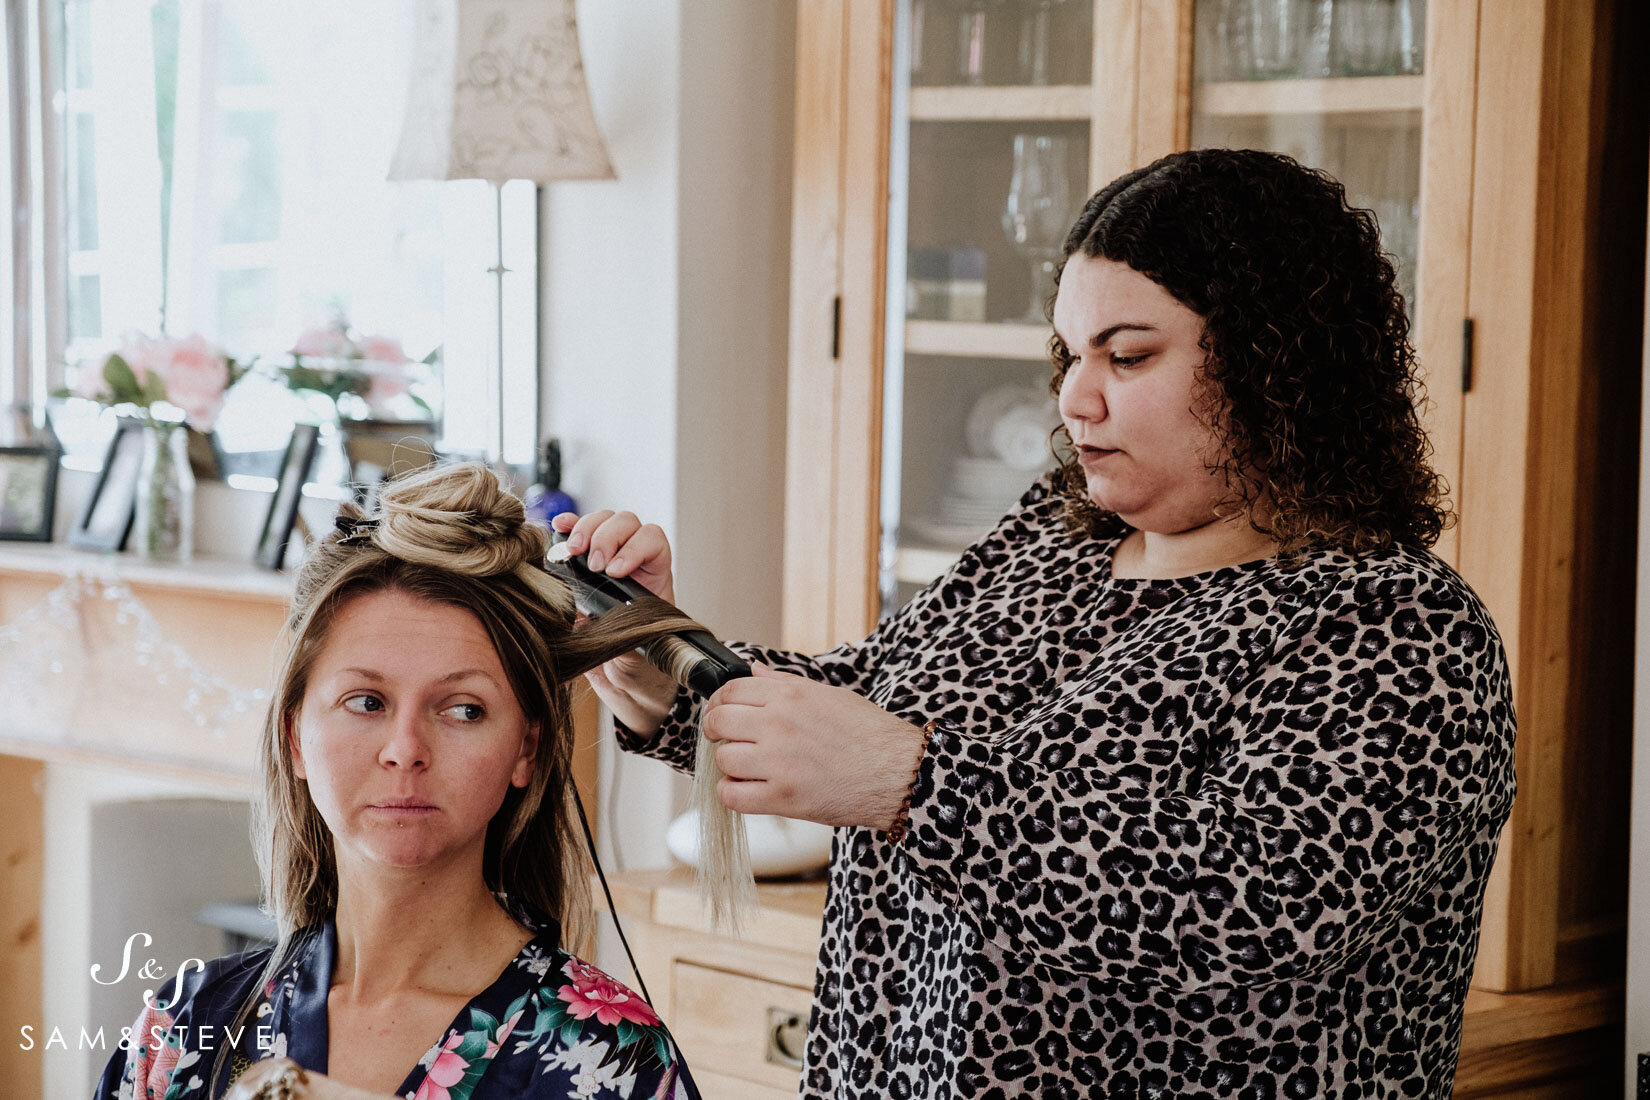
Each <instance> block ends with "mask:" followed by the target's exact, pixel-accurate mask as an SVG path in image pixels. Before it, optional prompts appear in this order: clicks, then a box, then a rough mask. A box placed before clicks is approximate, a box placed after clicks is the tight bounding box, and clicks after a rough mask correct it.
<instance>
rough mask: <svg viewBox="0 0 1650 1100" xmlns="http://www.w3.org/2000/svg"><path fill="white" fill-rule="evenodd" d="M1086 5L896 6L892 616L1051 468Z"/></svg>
mask: <svg viewBox="0 0 1650 1100" xmlns="http://www.w3.org/2000/svg"><path fill="white" fill-rule="evenodd" d="M1093 10H1094V6H1093V3H1092V0H900V3H899V4H898V7H897V12H896V24H895V35H894V74H893V108H892V111H891V119H892V132H891V133H890V135H889V151H890V160H889V180H890V188H889V191H890V206H889V212H888V217H889V225H888V255H887V266H888V271H887V274H888V280H887V287H888V302H887V312H886V316H887V319H888V322H887V334H886V336H887V346H886V355H885V359H884V373H883V417H882V423H883V442H882V482H881V530H882V537H881V544H880V553H879V582H880V585H879V586H880V592H881V608H882V612H883V613H884V614H887V613H888V612H889V611H892V610H893V609H895V608H897V607H898V606H900V605H901V604H903V603H904V602H905V601H906V600H908V599H910V597H911V596H912V595H913V594H914V593H915V592H916V591H917V590H918V589H919V588H920V587H921V586H922V585H924V584H926V583H928V582H929V581H930V580H932V579H934V578H935V577H936V576H938V575H939V574H940V573H941V572H943V571H944V570H945V569H946V568H947V567H948V566H949V565H950V564H951V563H952V562H953V561H955V560H956V558H957V556H958V555H959V554H960V552H961V551H962V549H963V548H964V547H965V546H967V545H968V544H969V543H971V542H973V541H974V540H975V539H976V538H978V537H979V536H980V535H981V534H983V533H984V532H986V531H987V530H989V529H990V528H991V527H992V526H993V525H994V524H995V523H996V521H997V520H998V519H999V518H1001V516H1002V515H1003V513H1004V512H1006V511H1007V510H1008V509H1009V508H1010V507H1011V506H1012V505H1013V504H1014V502H1015V501H1016V500H1018V499H1019V497H1020V495H1021V494H1022V493H1024V492H1025V490H1026V489H1027V488H1028V487H1029V486H1030V485H1031V483H1032V481H1033V480H1034V479H1035V478H1036V477H1037V475H1038V474H1039V473H1040V472H1041V471H1042V470H1044V469H1045V468H1047V466H1048V464H1049V463H1048V441H1049V433H1050V432H1051V431H1052V430H1053V429H1054V427H1055V426H1056V425H1057V424H1058V422H1059V417H1058V415H1057V413H1056V412H1055V406H1054V401H1053V399H1052V398H1051V397H1050V396H1049V392H1048V379H1049V369H1048V353H1047V343H1048V338H1049V332H1050V330H1049V323H1048V318H1047V314H1046V306H1047V302H1048V299H1049V298H1050V296H1051V295H1052V294H1053V292H1054V283H1053V270H1054V264H1055V262H1056V261H1057V260H1058V258H1059V255H1060V246H1061V244H1062V242H1063V241H1064V239H1065V234H1066V231H1067V230H1068V229H1069V228H1070V226H1071V223H1072V221H1073V220H1074V219H1075V218H1076V216H1077V213H1078V211H1079V210H1080V209H1081V208H1082V204H1083V202H1084V201H1085V200H1086V199H1087V198H1088V196H1089V194H1090V193H1091V191H1092V187H1091V183H1092V181H1091V180H1090V179H1089V161H1090V158H1089V143H1090V132H1091V118H1092V114H1093V111H1094V102H1093V99H1094V97H1093V93H1092V91H1091V88H1090V86H1089V73H1090V66H1091V56H1092V52H1093V49H1092V43H1093V34H1092V26H1093Z"/></svg>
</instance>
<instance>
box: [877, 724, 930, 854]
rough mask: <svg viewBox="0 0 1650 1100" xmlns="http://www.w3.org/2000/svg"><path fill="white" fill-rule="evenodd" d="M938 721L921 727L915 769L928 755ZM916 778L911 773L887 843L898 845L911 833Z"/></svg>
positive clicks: (889, 828)
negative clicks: (919, 748) (912, 796)
mask: <svg viewBox="0 0 1650 1100" xmlns="http://www.w3.org/2000/svg"><path fill="white" fill-rule="evenodd" d="M938 724H939V723H938V721H937V720H936V721H933V722H930V723H928V724H927V725H926V726H924V727H922V751H920V752H918V753H917V767H919V768H920V767H922V758H923V757H924V756H926V755H927V754H928V742H929V740H930V739H932V738H933V736H934V727H935V726H937V725H938ZM916 787H917V777H916V774H915V773H913V774H912V776H911V785H910V786H909V787H907V788H906V789H905V798H904V800H903V801H902V802H900V804H899V813H897V814H895V815H894V823H893V824H892V825H890V826H888V843H890V844H898V843H899V842H900V841H902V840H904V839H905V834H906V833H908V832H910V831H911V795H912V794H914V793H915V792H916Z"/></svg>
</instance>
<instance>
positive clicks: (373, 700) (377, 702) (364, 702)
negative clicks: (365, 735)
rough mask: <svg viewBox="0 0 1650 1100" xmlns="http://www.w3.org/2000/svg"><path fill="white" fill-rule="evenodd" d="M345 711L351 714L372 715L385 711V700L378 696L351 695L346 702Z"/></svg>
mask: <svg viewBox="0 0 1650 1100" xmlns="http://www.w3.org/2000/svg"><path fill="white" fill-rule="evenodd" d="M344 709H345V710H347V711H349V712H350V713H351V714H371V713H373V712H374V711H380V710H383V709H384V700H382V699H380V698H379V697H378V696H376V695H351V696H350V697H349V698H348V699H345V700H344Z"/></svg>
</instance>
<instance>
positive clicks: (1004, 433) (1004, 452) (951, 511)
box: [912, 386, 1059, 545]
mask: <svg viewBox="0 0 1650 1100" xmlns="http://www.w3.org/2000/svg"><path fill="white" fill-rule="evenodd" d="M1058 423H1059V414H1058V413H1057V412H1056V411H1055V409H1054V401H1053V399H1052V398H1050V397H1049V396H1048V394H1047V393H1046V392H1045V391H1042V390H1039V389H1034V388H1031V387H1027V386H999V387H997V388H996V389H992V390H988V391H986V393H985V394H983V395H982V396H981V397H980V398H979V400H977V401H975V403H974V406H973V408H972V409H971V410H970V411H969V414H968V422H967V440H968V449H969V450H970V451H971V452H973V453H972V454H966V455H958V456H957V457H955V458H953V459H952V460H951V470H950V476H949V477H948V478H947V479H946V487H945V491H944V492H943V493H941V495H940V499H939V508H938V514H937V515H934V516H933V517H932V518H930V519H927V520H924V521H919V522H917V523H914V524H913V525H912V526H913V528H914V529H915V530H916V531H917V533H918V534H920V535H923V536H925V537H927V538H930V539H935V540H937V541H940V542H944V543H948V544H953V545H962V544H966V543H969V542H972V541H973V540H974V539H975V538H977V537H978V536H979V535H981V534H983V533H984V532H986V531H988V530H990V529H991V527H992V526H993V525H995V524H996V522H997V521H998V520H999V519H1001V518H1002V517H1003V513H1005V512H1007V511H1008V509H1009V508H1011V507H1013V505H1014V502H1015V501H1017V500H1019V499H1020V496H1021V494H1023V493H1024V492H1025V491H1026V489H1028V488H1029V487H1030V486H1031V483H1032V482H1033V481H1034V480H1036V477H1037V474H1038V473H1039V472H1040V471H1042V470H1043V469H1044V468H1045V467H1047V466H1049V465H1050V464H1051V462H1052V458H1051V457H1050V452H1049V444H1048V439H1049V432H1050V431H1051V430H1052V429H1053V428H1054V426H1055V425H1056V424H1058Z"/></svg>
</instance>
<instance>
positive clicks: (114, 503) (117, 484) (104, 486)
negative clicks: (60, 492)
mask: <svg viewBox="0 0 1650 1100" xmlns="http://www.w3.org/2000/svg"><path fill="white" fill-rule="evenodd" d="M143 432H144V427H143V422H142V421H141V420H132V419H127V418H125V417H123V418H121V419H120V420H117V421H116V422H115V434H114V437H113V438H112V439H110V440H109V449H108V450H107V451H105V452H104V453H103V468H102V469H100V470H99V471H98V474H97V484H96V485H94V486H93V487H92V493H91V495H90V496H88V497H87V498H86V503H85V505H84V506H82V508H81V509H80V515H79V516H78V517H76V519H75V523H74V527H72V528H71V529H70V530H69V545H70V546H73V547H75V548H76V549H79V550H104V551H116V550H124V549H125V548H126V540H127V538H128V537H130V535H131V533H132V519H133V517H134V515H135V514H136V512H137V487H138V468H139V467H140V466H141V465H142V463H143Z"/></svg>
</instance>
